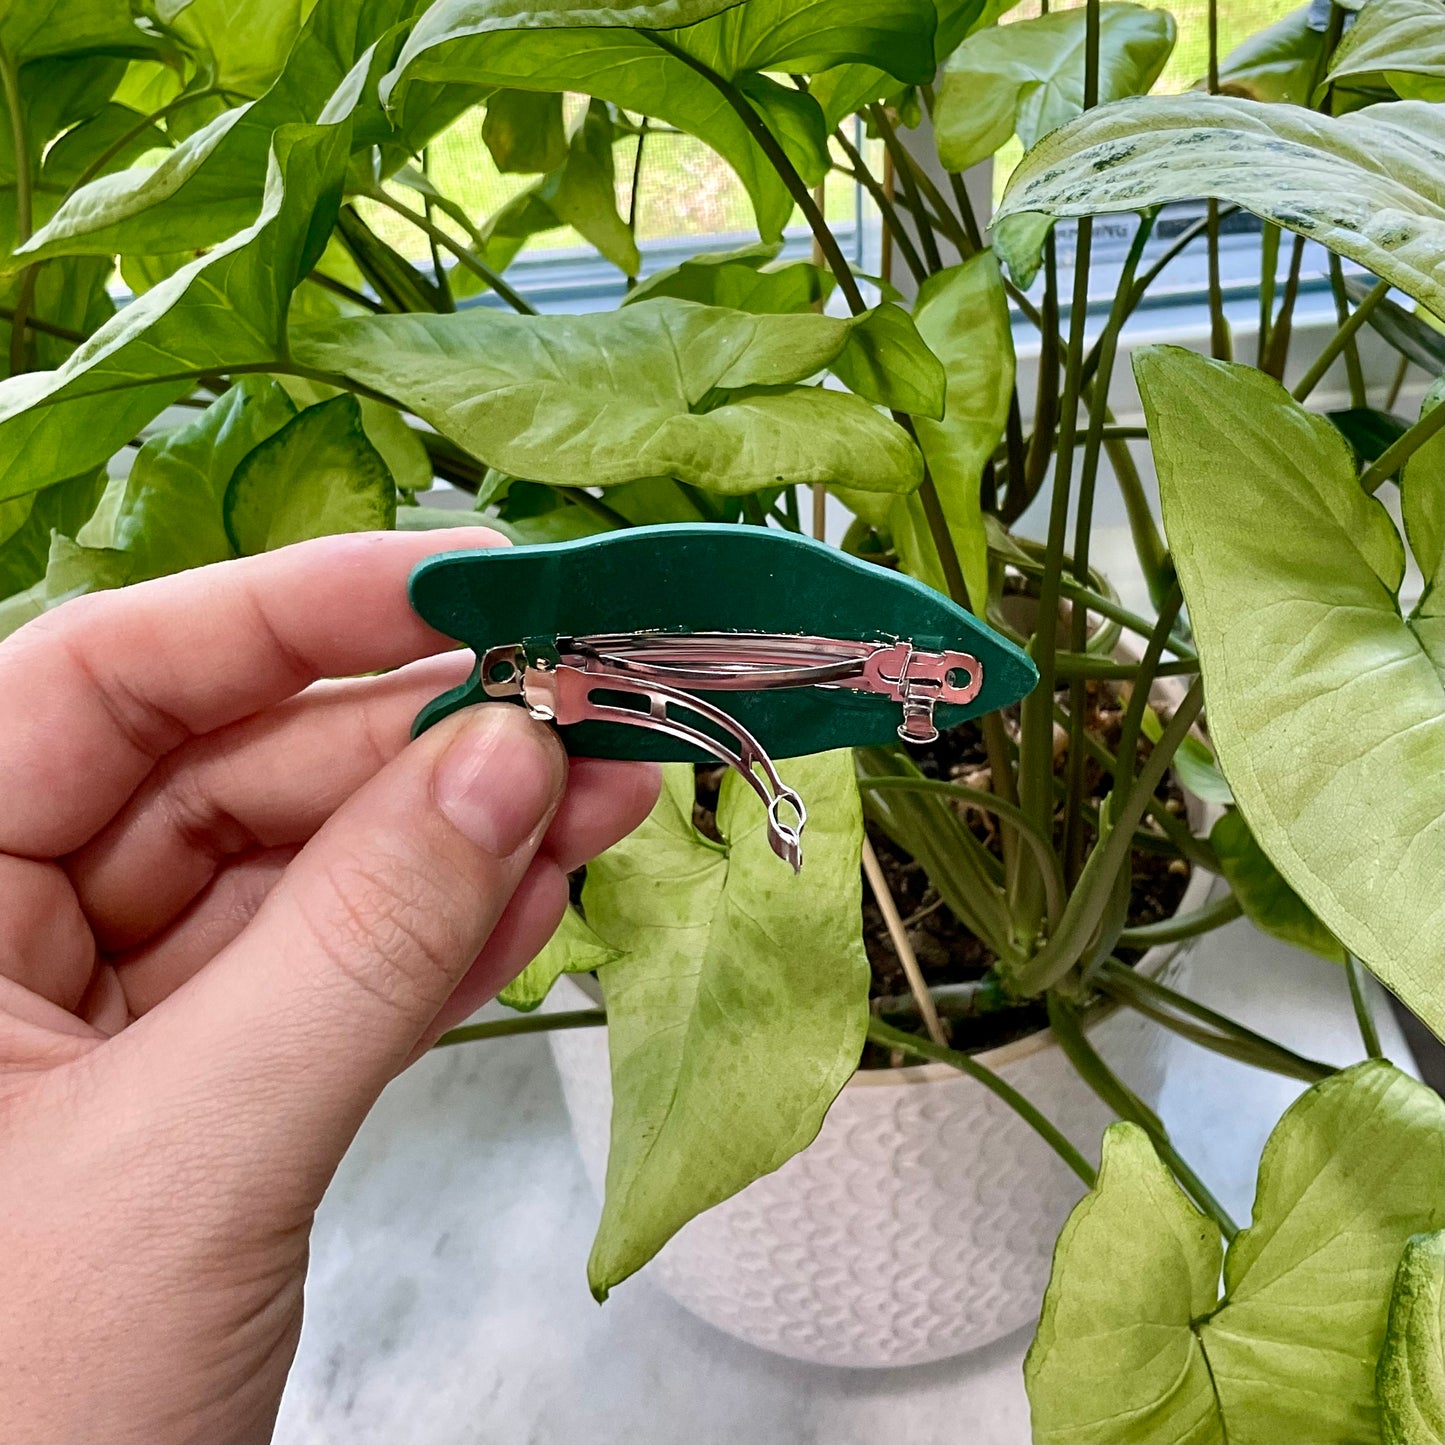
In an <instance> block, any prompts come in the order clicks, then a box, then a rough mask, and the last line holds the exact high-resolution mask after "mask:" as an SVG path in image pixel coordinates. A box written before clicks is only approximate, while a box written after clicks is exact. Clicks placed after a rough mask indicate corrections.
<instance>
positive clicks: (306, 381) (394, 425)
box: [276, 376, 435, 492]
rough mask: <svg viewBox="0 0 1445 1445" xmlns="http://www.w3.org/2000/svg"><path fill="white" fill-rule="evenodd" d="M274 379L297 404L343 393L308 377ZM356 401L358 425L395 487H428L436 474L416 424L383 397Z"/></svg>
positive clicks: (400, 489) (309, 403) (416, 489)
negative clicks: (409, 424) (359, 413)
mask: <svg viewBox="0 0 1445 1445" xmlns="http://www.w3.org/2000/svg"><path fill="white" fill-rule="evenodd" d="M276 379H277V380H278V381H279V382H280V383H281V385H282V386H283V387H285V388H286V394H287V395H288V396H289V397H290V398H291V400H292V401H294V402H295V403H296V405H297V407H298V408H304V407H308V406H315V405H316V403H317V402H318V401H329V400H330V399H331V398H332V397H333V396H340V395H341V394H342V393H341V390H340V388H339V387H335V386H328V385H327V384H326V383H325V382H322V381H313V380H311V378H310V377H303V376H279V377H277V378H276ZM356 401H357V404H358V405H359V406H360V407H361V425H362V428H363V429H364V430H365V432H366V439H367V441H369V442H370V443H371V444H372V446H374V447H375V448H376V449H377V451H379V452H380V453H381V459H382V461H384V462H385V463H386V469H387V471H389V472H390V473H391V475H392V478H393V480H394V481H395V482H396V489H397V491H398V492H425V491H429V490H430V489H431V486H432V483H433V482H434V481H435V476H434V475H433V473H432V464H431V458H430V457H429V456H428V455H427V450H426V444H425V443H424V442H423V441H422V439H421V436H420V434H419V433H418V432H417V430H416V428H414V427H411V426H408V425H407V422H406V419H405V417H403V416H402V414H401V413H400V412H399V411H397V409H396V408H395V407H394V406H388V405H387V404H386V403H385V402H383V401H377V400H375V399H374V398H372V397H369V396H359V397H357V398H356Z"/></svg>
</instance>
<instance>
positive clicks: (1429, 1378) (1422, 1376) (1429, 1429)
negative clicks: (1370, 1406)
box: [1375, 1230, 1445, 1445]
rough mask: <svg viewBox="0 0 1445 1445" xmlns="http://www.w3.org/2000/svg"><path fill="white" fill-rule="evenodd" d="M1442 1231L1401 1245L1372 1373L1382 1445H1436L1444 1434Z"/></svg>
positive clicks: (1444, 1270) (1444, 1265)
mask: <svg viewBox="0 0 1445 1445" xmlns="http://www.w3.org/2000/svg"><path fill="white" fill-rule="evenodd" d="M1442 1297H1445V1234H1442V1233H1441V1232H1439V1231H1438V1230H1437V1231H1436V1232H1435V1233H1434V1234H1417V1235H1416V1236H1415V1237H1414V1238H1413V1239H1411V1240H1410V1242H1409V1243H1408V1244H1407V1245H1406V1246H1405V1253H1404V1255H1403V1256H1402V1257H1401V1259H1400V1268H1399V1270H1398V1271H1397V1272H1396V1274H1395V1288H1394V1291H1393V1293H1392V1294H1391V1296H1390V1317H1389V1320H1388V1322H1387V1323H1386V1325H1385V1346H1384V1349H1382V1350H1381V1351H1380V1364H1379V1367H1378V1369H1377V1370H1376V1372H1375V1394H1376V1396H1377V1398H1378V1399H1379V1402H1380V1419H1381V1424H1382V1426H1383V1428H1382V1430H1381V1432H1380V1433H1381V1438H1382V1439H1383V1440H1384V1441H1385V1445H1439V1442H1440V1441H1441V1440H1442V1438H1445V1344H1442V1341H1441V1323H1440V1314H1441V1307H1442V1303H1445V1298H1442Z"/></svg>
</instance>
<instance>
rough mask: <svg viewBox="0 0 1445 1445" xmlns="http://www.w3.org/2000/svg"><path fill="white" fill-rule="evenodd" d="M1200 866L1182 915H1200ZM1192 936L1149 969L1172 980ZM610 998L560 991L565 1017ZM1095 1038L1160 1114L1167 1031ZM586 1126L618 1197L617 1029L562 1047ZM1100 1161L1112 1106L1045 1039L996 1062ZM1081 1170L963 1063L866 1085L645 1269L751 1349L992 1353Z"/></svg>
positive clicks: (817, 1358)
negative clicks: (613, 1157) (613, 1036)
mask: <svg viewBox="0 0 1445 1445" xmlns="http://www.w3.org/2000/svg"><path fill="white" fill-rule="evenodd" d="M1211 886H1212V880H1211V878H1210V875H1209V874H1207V873H1202V872H1200V871H1198V870H1196V871H1195V873H1194V875H1193V877H1192V878H1191V879H1190V881H1189V885H1188V887H1187V889H1186V890H1185V893H1184V897H1183V899H1182V900H1181V902H1180V905H1179V907H1180V911H1181V912H1188V911H1190V910H1192V909H1196V908H1199V907H1202V906H1203V904H1204V903H1205V901H1206V900H1207V898H1208V896H1209V891H1210V888H1211ZM1183 958H1184V951H1183V950H1182V948H1181V947H1180V946H1178V945H1173V946H1168V947H1161V948H1155V949H1151V950H1150V951H1149V952H1148V953H1147V954H1146V955H1145V956H1144V958H1143V959H1142V960H1141V961H1140V964H1139V967H1140V970H1141V971H1142V972H1145V973H1147V974H1149V975H1151V976H1152V977H1154V978H1158V979H1161V980H1162V981H1166V982H1167V981H1172V980H1174V979H1175V978H1176V977H1177V975H1178V973H1179V971H1180V969H1181V967H1182V964H1183ZM594 1005H595V999H594V998H593V997H592V996H591V995H589V994H587V993H586V992H585V991H584V989H583V988H582V987H581V986H580V985H579V984H578V983H577V982H576V981H575V980H573V979H571V978H563V979H561V980H559V982H558V984H557V987H556V988H555V989H554V990H553V994H552V997H551V998H550V999H549V1000H548V1006H549V1007H550V1008H558V1009H560V1008H586V1007H591V1006H594ZM1089 1037H1090V1039H1091V1040H1092V1042H1093V1044H1094V1046H1095V1047H1096V1048H1097V1049H1098V1050H1099V1051H1100V1053H1102V1054H1103V1055H1104V1057H1105V1058H1106V1059H1107V1060H1108V1061H1109V1063H1110V1065H1111V1066H1112V1067H1113V1068H1114V1069H1115V1070H1116V1071H1117V1072H1118V1073H1119V1075H1120V1077H1121V1078H1123V1079H1124V1081H1125V1082H1126V1083H1128V1084H1129V1086H1130V1087H1131V1088H1132V1089H1133V1090H1134V1091H1135V1093H1137V1094H1138V1095H1139V1096H1140V1098H1142V1099H1144V1100H1145V1101H1146V1102H1148V1103H1151V1104H1152V1103H1153V1102H1154V1101H1155V1100H1156V1098H1157V1096H1158V1093H1159V1088H1160V1085H1161V1083H1162V1081H1163V1070H1164V1047H1165V1038H1166V1035H1165V1033H1164V1031H1163V1030H1162V1029H1161V1028H1160V1027H1159V1026H1158V1025H1157V1024H1154V1023H1151V1022H1150V1021H1148V1020H1147V1019H1144V1018H1142V1017H1141V1016H1140V1015H1139V1014H1137V1013H1134V1012H1132V1011H1131V1010H1128V1009H1105V1010H1100V1011H1099V1012H1098V1013H1097V1014H1096V1015H1094V1016H1093V1018H1092V1020H1091V1021H1090V1024H1089ZM550 1040H551V1045H552V1053H553V1057H554V1058H555V1059H556V1061H557V1068H558V1071H559V1072H560V1073H561V1076H562V1088H563V1091H564V1093H565V1095H566V1099H567V1109H568V1112H569V1113H570V1115H571V1118H572V1129H573V1133H574V1134H575V1136H576V1139H577V1145H578V1148H579V1149H580V1151H581V1154H582V1159H583V1163H584V1165H585V1166H586V1169H587V1173H588V1175H589V1177H590V1178H591V1180H592V1184H593V1187H594V1188H595V1189H596V1190H597V1191H598V1197H599V1198H600V1197H601V1190H602V1182H603V1178H604V1176H605V1173H606V1168H607V1139H608V1128H609V1119H610V1116H611V1110H612V1090H611V1087H610V1083H609V1076H608V1067H607V1033H606V1030H605V1029H579V1030H572V1031H568V1032H558V1033H554V1034H552V1035H551V1036H550ZM979 1061H980V1062H981V1063H984V1064H986V1065H987V1066H988V1067H989V1068H990V1069H993V1070H994V1071H995V1072H996V1073H998V1074H1000V1075H1001V1076H1002V1077H1003V1078H1005V1079H1007V1080H1008V1082H1009V1083H1011V1084H1013V1085H1014V1087H1015V1088H1017V1089H1018V1090H1019V1091H1020V1092H1021V1093H1022V1094H1024V1095H1025V1097H1027V1098H1028V1099H1030V1100H1031V1101H1032V1102H1033V1103H1034V1104H1036V1105H1037V1106H1038V1107H1039V1108H1040V1109H1041V1110H1042V1111H1043V1113H1044V1114H1045V1115H1046V1116H1047V1117H1048V1118H1050V1119H1052V1120H1053V1122H1054V1123H1055V1124H1057V1125H1058V1126H1059V1127H1060V1128H1061V1129H1062V1130H1063V1132H1064V1133H1065V1134H1066V1135H1067V1136H1068V1137H1069V1138H1070V1139H1072V1140H1073V1141H1074V1142H1075V1143H1076V1144H1077V1145H1078V1146H1079V1148H1080V1149H1082V1150H1083V1151H1084V1152H1085V1153H1086V1154H1088V1155H1090V1156H1091V1157H1092V1158H1094V1159H1096V1160H1097V1158H1098V1146H1099V1139H1100V1136H1101V1135H1102V1134H1103V1131H1104V1128H1105V1126H1106V1125H1108V1124H1109V1123H1110V1122H1111V1121H1112V1119H1113V1115H1112V1113H1111V1112H1110V1110H1109V1109H1108V1108H1106V1107H1105V1106H1104V1104H1102V1103H1101V1102H1100V1101H1099V1099H1098V1098H1097V1097H1096V1096H1095V1095H1094V1093H1093V1092H1092V1091H1091V1090H1090V1089H1089V1087H1088V1086H1087V1085H1086V1084H1084V1083H1083V1082H1082V1081H1081V1080H1080V1079H1079V1077H1078V1075H1077V1074H1075V1073H1074V1071H1073V1069H1072V1067H1071V1066H1070V1065H1069V1063H1068V1060H1067V1059H1065V1057H1064V1055H1063V1051H1062V1050H1061V1049H1060V1048H1059V1047H1058V1045H1057V1044H1055V1043H1054V1042H1053V1036H1052V1035H1051V1034H1049V1033H1047V1032H1045V1033H1040V1034H1034V1035H1032V1036H1030V1037H1029V1038H1026V1039H1021V1040H1018V1041H1017V1042H1015V1043H1012V1044H1008V1045H1006V1046H1004V1047H1003V1048H999V1049H994V1050H991V1051H989V1052H987V1053H984V1054H980V1055H979ZM1081 1193H1082V1186H1081V1185H1080V1183H1079V1180H1078V1177H1077V1176H1076V1175H1074V1174H1073V1173H1072V1172H1071V1171H1070V1170H1069V1169H1068V1167H1067V1166H1066V1165H1064V1164H1063V1163H1062V1162H1061V1161H1060V1159H1059V1158H1058V1156H1057V1155H1056V1154H1055V1153H1054V1152H1053V1151H1052V1150H1051V1149H1050V1148H1049V1146H1048V1145H1047V1144H1045V1143H1044V1142H1043V1141H1042V1140H1041V1139H1040V1138H1039V1137H1038V1135H1037V1134H1035V1133H1034V1131H1033V1130H1032V1129H1030V1128H1029V1126H1028V1125H1027V1124H1025V1123H1024V1122H1023V1121H1022V1120H1021V1119H1020V1118H1019V1117H1018V1115H1017V1114H1015V1113H1014V1112H1013V1111H1012V1110H1011V1109H1010V1108H1009V1107H1008V1106H1007V1105H1006V1104H1004V1103H1002V1102H1001V1101H1000V1100H999V1099H997V1098H996V1097H995V1096H994V1095H993V1094H991V1093H989V1092H988V1090H986V1089H984V1088H983V1087H982V1086H981V1085H979V1084H976V1083H974V1082H973V1080H971V1079H969V1078H967V1077H966V1076H965V1075H962V1074H960V1073H958V1072H956V1071H955V1070H953V1069H951V1068H949V1067H948V1066H947V1065H946V1064H928V1065H924V1066H922V1067H917V1068H904V1069H880V1070H869V1071H867V1072H863V1073H859V1074H856V1075H855V1076H854V1077H853V1079H852V1080H851V1081H850V1082H849V1083H848V1085H847V1086H846V1087H845V1088H844V1089H843V1091H842V1093H841V1094H840V1095H839V1096H838V1098H837V1100H836V1101H835V1102H834V1104H833V1107H832V1108H831V1109H830V1110H829V1111H828V1117H827V1118H826V1119H825V1120H824V1122H823V1127H822V1129H821V1130H820V1131H819V1134H818V1137H817V1139H816V1140H814V1142H813V1143H812V1144H811V1145H810V1146H809V1147H808V1148H807V1149H805V1150H804V1151H803V1152H802V1153H801V1154H798V1155H795V1156H794V1157H793V1158H792V1159H790V1160H789V1161H788V1162H787V1163H786V1164H784V1165H783V1166H782V1168H781V1169H779V1170H777V1171H776V1172H775V1173H773V1174H769V1175H767V1176H766V1177H765V1178H762V1179H759V1180H757V1181H756V1182H755V1183H753V1184H751V1185H750V1186H749V1187H748V1188H747V1189H745V1190H743V1191H742V1193H741V1194H737V1195H734V1196H733V1198H731V1199H729V1200H726V1201H724V1202H723V1203H722V1204H719V1205H717V1206H716V1207H715V1208H713V1209H710V1210H709V1211H708V1212H707V1213H706V1214H703V1215H701V1216H699V1217H698V1218H697V1219H694V1220H693V1221H692V1222H691V1223H690V1224H688V1225H687V1226H686V1227H685V1228H683V1229H682V1230H681V1231H679V1232H678V1234H677V1235H675V1236H674V1237H673V1239H672V1240H671V1241H670V1242H669V1243H668V1244H667V1245H666V1247H665V1248H664V1249H663V1250H662V1251H661V1253H660V1254H658V1256H657V1257H656V1259H654V1260H653V1262H652V1263H651V1264H650V1265H649V1266H648V1267H647V1277H648V1278H649V1279H651V1280H652V1281H653V1282H654V1283H655V1284H658V1285H660V1286H661V1287H662V1288H663V1289H664V1290H666V1291H667V1293H668V1294H670V1295H671V1296H672V1297H673V1299H675V1300H677V1302H678V1303H679V1304H681V1305H684V1306H685V1307H686V1308H687V1309H689V1310H691V1311H692V1313H693V1314H695V1315H697V1316H698V1317H699V1318H701V1319H704V1320H706V1321H707V1322H708V1323H709V1324H712V1325H716V1326H717V1327H718V1328H719V1329H722V1330H726V1331H727V1332H728V1333H729V1334H732V1335H736V1336H738V1338H740V1339H744V1340H747V1341H748V1342H749V1343H750V1344H754V1345H757V1346H759V1347H760V1348H762V1349H765V1350H772V1351H774V1352H775V1353H777V1354H781V1355H791V1356H793V1357H794V1358H796V1359H801V1360H810V1361H812V1362H814V1363H817V1364H824V1365H852V1366H864V1367H869V1366H871V1367H877V1366H886V1365H919V1364H924V1363H926V1362H927V1361H929V1360H941V1359H946V1358H947V1357H949V1356H950V1355H959V1354H963V1353H964V1352H965V1351H968V1350H974V1349H978V1348H979V1347H980V1346H982V1345H986V1344H988V1343H989V1342H990V1341H992V1340H996V1339H999V1338H1001V1337H1002V1336H1003V1335H1006V1334H1009V1333H1010V1332H1011V1331H1013V1330H1015V1329H1018V1328H1019V1327H1020V1326H1021V1325H1024V1324H1026V1323H1028V1322H1029V1321H1031V1320H1033V1319H1035V1318H1036V1317H1037V1315H1038V1309H1039V1303H1040V1301H1041V1300H1042V1298H1043V1292H1044V1286H1045V1285H1046V1284H1047V1282H1048V1275H1049V1260H1050V1256H1051V1253H1052V1250H1053V1244H1054V1239H1055V1237H1056V1236H1057V1235H1058V1232H1059V1229H1060V1228H1061V1227H1062V1225H1063V1222H1064V1219H1065V1218H1066V1216H1067V1215H1068V1212H1069V1210H1070V1209H1071V1208H1072V1207H1073V1205H1074V1203H1075V1202H1076V1201H1077V1200H1078V1198H1079V1196H1080V1194H1081Z"/></svg>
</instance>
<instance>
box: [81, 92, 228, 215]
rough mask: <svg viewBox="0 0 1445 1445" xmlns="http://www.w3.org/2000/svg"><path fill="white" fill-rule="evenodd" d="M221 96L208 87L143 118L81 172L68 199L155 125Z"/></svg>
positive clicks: (178, 99)
mask: <svg viewBox="0 0 1445 1445" xmlns="http://www.w3.org/2000/svg"><path fill="white" fill-rule="evenodd" d="M221 94H222V91H221V89H220V88H219V87H218V86H214V85H208V86H206V88H205V89H204V90H197V91H195V92H193V93H192V94H190V95H178V96H176V97H175V99H173V100H170V101H167V102H166V104H165V105H162V106H159V107H157V109H155V110H153V111H151V113H150V114H149V115H144V116H142V117H141V118H140V119H139V120H138V121H137V122H136V123H135V124H134V125H133V126H131V127H130V129H129V130H127V131H126V132H125V133H124V134H123V135H121V136H120V137H119V138H118V139H116V140H113V141H112V142H111V143H110V144H109V145H108V146H106V148H105V149H104V150H103V151H101V153H100V154H99V155H98V156H96V158H95V159H94V160H93V161H91V163H90V164H89V165H88V166H86V168H85V169H84V170H83V171H81V173H80V175H79V176H78V177H77V179H76V181H75V183H74V185H72V186H71V187H70V189H69V190H68V191H67V192H66V198H67V199H69V197H70V196H73V195H74V194H75V192H76V191H78V190H79V189H80V188H81V187H82V186H84V185H87V184H89V183H90V182H91V181H93V180H94V179H95V178H96V177H97V176H98V175H99V174H100V173H101V172H102V171H103V170H104V169H105V168H106V166H108V165H109V164H110V163H111V161H113V160H114V159H115V158H116V156H118V155H119V154H120V153H121V152H122V151H123V150H124V149H125V148H126V147H127V146H128V145H130V143H131V142H132V141H134V140H138V139H139V138H140V137H141V136H143V135H144V134H145V133H146V131H148V130H149V129H150V128H151V127H152V126H153V125H159V124H160V123H161V121H163V120H166V119H168V118H169V117H170V116H172V115H174V114H175V113H176V112H177V111H178V110H184V109H185V108H186V106H188V105H194V104H195V103H196V102H197V101H200V100H210V99H211V97H212V96H218V95H221Z"/></svg>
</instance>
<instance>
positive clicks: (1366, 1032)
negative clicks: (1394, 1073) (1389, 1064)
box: [1345, 953, 1385, 1059]
mask: <svg viewBox="0 0 1445 1445" xmlns="http://www.w3.org/2000/svg"><path fill="white" fill-rule="evenodd" d="M1345 976H1346V977H1347V978H1348V979H1349V981H1350V1002H1351V1003H1352V1004H1354V1006H1355V1022H1356V1023H1357V1024H1358V1025H1359V1026H1360V1042H1361V1043H1362V1044H1363V1045H1364V1046H1365V1053H1366V1054H1368V1055H1369V1057H1370V1058H1372V1059H1383V1058H1384V1057H1385V1051H1384V1050H1383V1049H1382V1048H1381V1047H1380V1033H1379V1030H1378V1029H1376V1027H1375V1015H1374V1012H1373V1011H1372V1010H1371V1008H1370V996H1369V994H1368V993H1366V992H1365V969H1364V965H1363V964H1361V962H1360V960H1359V959H1358V958H1356V957H1355V955H1354V954H1353V953H1347V954H1346V955H1345Z"/></svg>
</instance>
